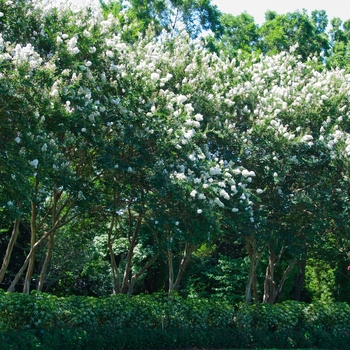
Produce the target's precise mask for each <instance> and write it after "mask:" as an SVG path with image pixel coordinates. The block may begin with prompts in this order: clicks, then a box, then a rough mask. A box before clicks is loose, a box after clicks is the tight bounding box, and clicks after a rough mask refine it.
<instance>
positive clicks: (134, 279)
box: [128, 254, 158, 295]
mask: <svg viewBox="0 0 350 350" xmlns="http://www.w3.org/2000/svg"><path fill="white" fill-rule="evenodd" d="M157 258H158V254H157V255H155V256H154V257H153V258H152V259H151V260H150V261H148V263H147V264H146V265H144V266H143V267H142V269H141V270H140V271H138V272H137V273H135V274H134V275H133V276H132V277H131V280H130V283H129V288H128V295H131V294H132V293H133V291H134V286H135V283H136V282H137V280H138V279H139V278H140V276H142V274H143V273H144V272H145V271H146V270H147V269H148V268H149V267H150V266H151V265H152V264H153V263H154V262H155V261H156V260H157Z"/></svg>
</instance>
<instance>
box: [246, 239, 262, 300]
mask: <svg viewBox="0 0 350 350" xmlns="http://www.w3.org/2000/svg"><path fill="white" fill-rule="evenodd" d="M245 246H246V249H247V252H248V255H249V260H250V264H249V275H248V281H247V284H246V288H245V302H246V303H251V301H252V291H253V295H254V302H255V303H257V302H258V287H257V276H256V270H257V267H258V263H259V261H260V258H261V255H262V251H260V252H258V250H257V245H256V240H255V238H254V237H246V238H245Z"/></svg>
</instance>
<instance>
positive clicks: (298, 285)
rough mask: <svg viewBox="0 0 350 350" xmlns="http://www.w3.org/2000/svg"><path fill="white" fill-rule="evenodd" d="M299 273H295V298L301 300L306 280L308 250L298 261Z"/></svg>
mask: <svg viewBox="0 0 350 350" xmlns="http://www.w3.org/2000/svg"><path fill="white" fill-rule="evenodd" d="M298 270H299V271H298V273H297V274H296V275H295V287H294V300H296V301H301V292H302V289H303V283H304V280H305V270H306V251H305V254H303V256H302V258H301V260H300V261H299V263H298Z"/></svg>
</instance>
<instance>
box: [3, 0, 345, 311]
mask: <svg viewBox="0 0 350 350" xmlns="http://www.w3.org/2000/svg"><path fill="white" fill-rule="evenodd" d="M349 49H350V20H349V21H346V22H344V23H342V21H341V20H340V19H339V18H328V17H327V14H326V12H325V11H313V12H312V13H311V14H309V13H308V12H307V11H306V10H305V11H303V10H301V11H297V12H293V13H286V14H277V13H275V12H273V11H269V12H267V13H266V21H265V23H264V24H263V25H261V26H258V25H257V24H256V23H255V22H254V19H253V17H251V16H250V15H249V14H247V13H242V14H241V15H239V16H232V15H229V14H223V13H220V11H219V10H218V9H217V8H216V7H215V6H213V5H212V4H211V2H210V0H205V1H197V0H181V1H178V0H169V1H165V0H155V1H144V0H130V1H129V2H126V1H125V2H124V1H122V0H120V1H117V0H113V1H111V2H107V1H106V2H102V3H101V6H100V7H99V8H90V7H87V8H83V9H80V10H77V9H73V7H72V6H67V5H66V4H65V2H63V5H60V6H57V7H54V6H51V5H50V3H49V2H46V1H45V0H26V1H25V0H0V257H1V267H0V283H1V288H2V289H4V290H8V291H19V292H23V293H29V292H30V291H32V290H34V289H36V290H39V291H45V292H49V293H51V294H54V295H58V296H68V295H72V294H74V295H89V296H107V295H110V294H119V293H123V294H140V293H154V292H167V293H169V294H171V293H175V292H178V293H179V294H180V295H182V296H192V297H197V296H198V297H217V298H220V299H223V298H224V299H226V300H228V301H232V302H238V301H245V302H247V303H250V302H256V303H257V302H263V303H271V304H273V303H275V302H276V301H284V300H290V299H292V300H299V301H307V302H310V301H315V300H326V301H328V300H334V301H346V302H349V301H350V271H349V269H348V265H350V245H349V242H350V232H349V219H350V212H349V209H350V206H349V204H350V203H349V194H350V187H349V182H350V177H349V176H350V174H349V172H350V167H349V165H350V164H349V156H350V75H349V74H348V72H349V70H350V51H349Z"/></svg>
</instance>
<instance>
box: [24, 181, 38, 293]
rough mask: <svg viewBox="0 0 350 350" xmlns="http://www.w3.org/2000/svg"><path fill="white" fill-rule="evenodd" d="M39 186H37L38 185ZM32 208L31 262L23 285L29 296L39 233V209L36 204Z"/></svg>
mask: <svg viewBox="0 0 350 350" xmlns="http://www.w3.org/2000/svg"><path fill="white" fill-rule="evenodd" d="M36 186H37V185H36ZM31 207H32V215H31V220H30V251H31V252H32V254H31V256H30V258H29V261H28V268H27V273H26V277H25V279H24V285H23V293H25V294H29V292H30V282H31V280H32V276H33V272H34V264H35V253H36V248H35V249H33V247H34V246H35V243H36V233H37V226H36V217H37V208H36V202H33V201H32V203H31Z"/></svg>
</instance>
